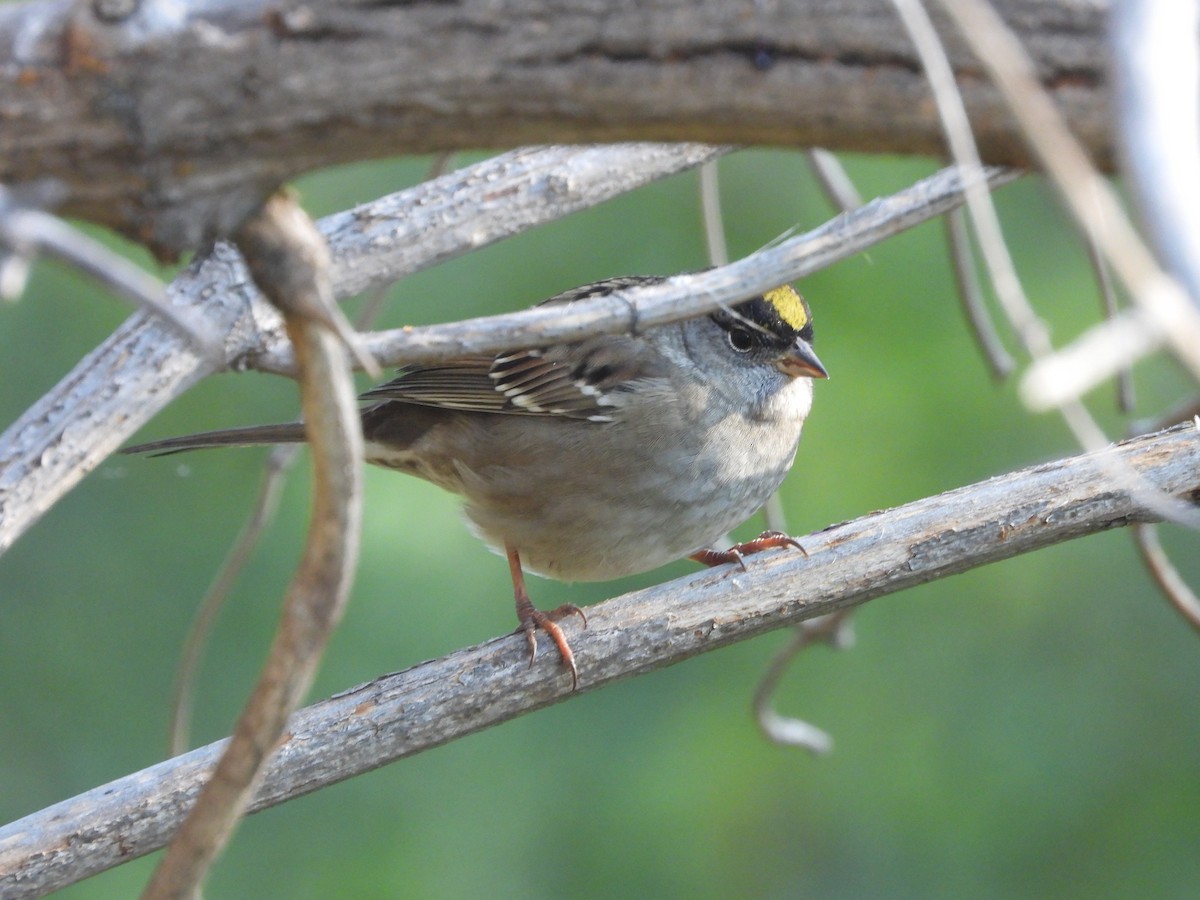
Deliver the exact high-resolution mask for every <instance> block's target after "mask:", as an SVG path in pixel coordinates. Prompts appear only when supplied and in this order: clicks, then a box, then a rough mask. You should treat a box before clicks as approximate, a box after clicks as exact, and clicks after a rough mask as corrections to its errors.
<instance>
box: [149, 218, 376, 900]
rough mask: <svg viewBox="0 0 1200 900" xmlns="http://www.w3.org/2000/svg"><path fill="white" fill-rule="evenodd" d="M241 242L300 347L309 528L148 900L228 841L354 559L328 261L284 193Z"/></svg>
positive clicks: (303, 684)
mask: <svg viewBox="0 0 1200 900" xmlns="http://www.w3.org/2000/svg"><path fill="white" fill-rule="evenodd" d="M237 241H238V245H239V246H240V247H241V249H242V252H243V254H244V256H245V258H246V262H247V265H248V267H249V269H250V271H251V273H252V274H253V276H254V279H255V282H256V283H257V284H258V286H259V288H260V289H261V290H262V291H263V293H264V294H265V295H266V296H267V297H268V298H269V299H270V300H271V302H272V303H273V304H275V305H276V306H277V307H278V308H279V309H280V310H281V311H282V312H283V315H284V320H285V324H286V327H287V331H288V334H289V336H290V337H291V339H292V342H293V344H294V346H295V347H296V357H297V361H298V363H299V366H300V372H301V399H302V406H303V410H304V421H305V422H306V432H307V437H308V441H309V444H310V445H311V447H312V460H313V481H314V490H313V509H312V520H311V522H310V525H309V533H308V540H307V542H306V545H305V549H304V556H303V559H302V560H301V562H300V566H299V569H298V570H297V572H296V576H295V578H294V579H293V581H292V584H291V586H290V587H289V589H288V592H287V597H286V598H285V601H284V611H283V616H282V618H281V620H280V623H279V628H278V630H277V632H276V635H275V640H274V641H273V642H272V645H271V649H270V651H269V653H268V657H267V662H266V664H265V666H264V668H263V671H262V674H261V676H260V677H259V681H258V684H257V685H256V686H255V688H254V693H253V694H252V695H251V697H250V700H249V702H248V703H247V705H246V708H245V709H244V710H243V712H242V715H241V717H240V718H239V720H238V723H237V727H236V728H235V730H234V734H233V737H232V738H231V740H230V742H229V745H228V747H227V748H226V749H225V751H224V753H223V754H222V756H221V760H220V762H219V763H218V764H217V767H216V769H215V770H214V772H213V774H212V777H211V779H209V780H208V782H207V783H206V785H205V787H204V789H203V790H202V791H201V792H200V794H199V796H198V797H197V798H196V802H195V805H194V806H193V807H192V808H191V810H190V811H189V813H188V816H187V818H186V819H185V820H184V823H183V825H182V826H181V827H180V829H179V832H178V833H177V834H176V835H175V837H174V838H173V839H172V841H171V844H170V846H169V847H168V849H167V853H166V855H165V856H164V857H163V859H162V862H161V863H160V864H159V866H158V868H157V869H156V870H155V873H154V876H153V877H152V879H151V881H150V883H149V885H148V886H147V887H146V891H145V893H144V894H143V896H144V897H145V898H147V900H166V898H186V897H190V896H191V895H192V893H193V892H194V891H195V890H196V889H197V888H198V887H199V884H200V882H201V881H202V880H203V878H204V875H205V873H206V872H207V870H208V868H209V866H211V864H212V862H213V860H214V859H215V858H216V856H217V854H218V853H219V852H220V850H221V848H222V847H223V846H224V844H225V843H226V842H227V841H228V839H229V836H230V835H231V834H232V832H233V829H234V827H235V826H236V824H237V822H238V820H239V819H240V818H241V816H242V815H243V813H244V811H245V808H246V806H247V804H248V803H249V801H250V799H251V796H252V791H253V790H254V788H255V786H256V785H257V783H258V780H259V778H260V777H261V774H262V771H263V767H264V765H265V764H266V761H267V759H268V758H269V757H270V755H271V754H272V752H273V751H274V749H275V747H276V745H277V743H278V742H279V739H280V738H281V737H282V735H283V731H284V728H285V726H286V724H287V719H288V716H289V715H290V714H291V713H292V711H293V710H294V709H295V708H296V707H297V706H298V705H299V704H300V701H301V700H302V699H303V697H304V694H305V692H307V690H308V688H309V686H310V685H311V684H312V679H313V677H314V676H315V674H316V667H317V663H318V661H319V659H320V655H321V652H322V650H323V649H324V647H325V644H326V643H327V641H328V639H329V636H330V634H331V633H332V630H333V628H334V626H335V625H336V623H337V621H338V620H339V619H340V617H341V613H342V610H343V608H344V606H345V601H346V598H347V596H348V594H349V589H350V582H351V577H352V571H353V566H354V563H355V561H356V560H357V558H358V538H359V529H360V519H361V515H360V514H361V509H360V505H361V499H362V472H361V465H360V459H361V457H362V435H361V433H360V431H359V422H358V407H357V403H356V402H355V392H354V384H353V381H352V379H351V377H350V367H349V360H348V356H347V351H346V347H345V345H344V343H343V341H342V340H341V338H340V337H339V335H338V334H337V333H336V331H335V329H334V328H333V327H332V326H331V313H333V311H334V307H333V290H332V285H331V283H330V279H329V255H328V250H327V248H326V247H325V243H324V240H323V239H322V238H321V235H320V233H319V232H318V231H317V230H316V228H315V226H314V225H313V223H312V220H311V219H309V218H308V216H307V215H306V214H305V213H304V212H303V211H302V210H301V209H300V207H299V206H298V205H297V204H296V202H295V200H294V199H293V198H291V197H290V196H288V195H285V194H275V195H274V196H272V197H271V198H270V199H269V200H268V201H267V203H266V204H264V206H263V208H262V210H261V211H260V212H259V213H257V214H256V215H254V216H252V217H251V218H250V219H249V220H248V221H247V222H246V223H245V224H244V225H243V226H242V228H241V229H240V230H239V232H238V235H237Z"/></svg>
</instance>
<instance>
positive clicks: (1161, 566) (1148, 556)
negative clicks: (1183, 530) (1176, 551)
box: [1132, 524, 1200, 631]
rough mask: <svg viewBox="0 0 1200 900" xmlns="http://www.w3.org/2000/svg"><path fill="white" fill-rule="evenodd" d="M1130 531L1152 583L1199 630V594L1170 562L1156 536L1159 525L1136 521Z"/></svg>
mask: <svg viewBox="0 0 1200 900" xmlns="http://www.w3.org/2000/svg"><path fill="white" fill-rule="evenodd" d="M1132 532H1133V544H1134V546H1135V547H1137V549H1138V553H1139V554H1141V557H1142V562H1143V563H1144V564H1145V566H1146V570H1147V571H1148V572H1149V573H1150V577H1151V578H1153V579H1154V583H1155V584H1157V585H1158V588H1159V590H1161V591H1162V592H1163V595H1164V596H1165V597H1166V598H1167V600H1168V601H1169V602H1170V604H1171V605H1172V606H1173V607H1175V609H1176V610H1178V612H1179V614H1180V615H1181V616H1183V618H1184V620H1185V621H1186V622H1187V623H1188V624H1189V625H1191V626H1192V627H1193V628H1194V629H1196V630H1197V631H1200V597H1197V596H1196V594H1195V592H1194V591H1192V589H1191V588H1190V587H1188V584H1187V582H1186V581H1184V580H1183V576H1182V575H1180V574H1179V570H1178V569H1176V568H1175V567H1174V566H1173V565H1171V559H1170V557H1169V556H1167V551H1166V550H1164V549H1163V546H1162V541H1160V540H1159V539H1158V526H1157V525H1150V524H1138V525H1134V526H1133V529H1132Z"/></svg>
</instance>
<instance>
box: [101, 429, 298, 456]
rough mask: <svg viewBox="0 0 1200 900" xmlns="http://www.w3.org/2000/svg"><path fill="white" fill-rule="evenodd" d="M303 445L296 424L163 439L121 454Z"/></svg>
mask: <svg viewBox="0 0 1200 900" xmlns="http://www.w3.org/2000/svg"><path fill="white" fill-rule="evenodd" d="M303 442H304V426H303V425H302V424H301V423H299V422H288V423H287V424H284V425H250V426H248V427H246V428H227V429H225V430H223V431H202V432H201V433H199V434H185V435H182V436H180V437H172V438H163V439H162V440H161V441H150V442H149V443H146V444H134V445H133V446H132V447H125V448H123V449H122V450H121V452H122V453H149V454H150V455H151V456H168V455H170V454H172V453H185V452H187V451H188V450H206V449H208V448H209V447H254V446H261V445H262V444H299V443H303Z"/></svg>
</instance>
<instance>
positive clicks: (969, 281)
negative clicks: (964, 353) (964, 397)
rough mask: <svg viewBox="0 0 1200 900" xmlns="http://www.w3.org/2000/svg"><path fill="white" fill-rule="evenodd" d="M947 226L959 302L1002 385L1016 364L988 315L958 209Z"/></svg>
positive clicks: (981, 350) (968, 234) (963, 219)
mask: <svg viewBox="0 0 1200 900" xmlns="http://www.w3.org/2000/svg"><path fill="white" fill-rule="evenodd" d="M943 221H944V222H945V224H946V244H947V246H948V247H949V250H950V261H951V262H952V263H953V264H954V283H955V286H956V287H957V288H958V299H959V303H960V305H961V306H962V310H963V315H964V316H965V317H966V319H967V324H968V325H970V326H971V334H973V335H974V336H975V345H976V346H977V347H978V348H979V351H980V353H981V354H983V358H984V361H985V362H986V363H987V364H988V369H989V370H990V371H991V373H992V378H994V379H995V380H996V381H1003V380H1004V379H1005V378H1007V377H1008V376H1009V375H1011V374H1012V371H1013V369H1014V368H1016V365H1017V364H1016V361H1015V360H1014V359H1013V358H1012V356H1011V355H1010V354H1009V352H1008V351H1007V350H1006V349H1004V343H1003V342H1002V341H1001V340H1000V335H999V334H998V333H997V332H996V325H995V323H993V322H992V319H991V317H990V316H989V315H988V312H987V306H986V305H985V304H984V302H983V291H982V290H981V289H980V285H979V270H978V269H977V268H976V266H975V256H974V252H973V250H972V246H971V236H970V233H969V232H968V231H967V222H966V218H965V217H964V216H963V212H962V210H961V209H952V210H950V212H948V213H946V216H945V218H944V220H943Z"/></svg>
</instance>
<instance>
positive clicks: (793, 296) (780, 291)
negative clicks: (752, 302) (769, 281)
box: [763, 284, 808, 331]
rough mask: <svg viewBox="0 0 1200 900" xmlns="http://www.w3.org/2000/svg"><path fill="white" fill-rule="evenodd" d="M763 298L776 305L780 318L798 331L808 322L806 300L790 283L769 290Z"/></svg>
mask: <svg viewBox="0 0 1200 900" xmlns="http://www.w3.org/2000/svg"><path fill="white" fill-rule="evenodd" d="M763 299H764V300H766V301H767V302H768V303H770V304H771V305H772V306H773V307H775V312H777V313H779V318H781V319H783V321H784V322H786V323H787V324H788V325H790V326H791V327H792V328H794V329H795V330H796V331H801V330H803V328H804V326H805V325H807V324H808V311H807V310H805V308H804V301H803V300H801V299H800V295H799V294H798V293H796V289H795V288H794V287H792V286H791V285H790V284H785V285H783V287H777V288H774V289H772V290H769V291H767V292H766V293H765V294H763Z"/></svg>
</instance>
